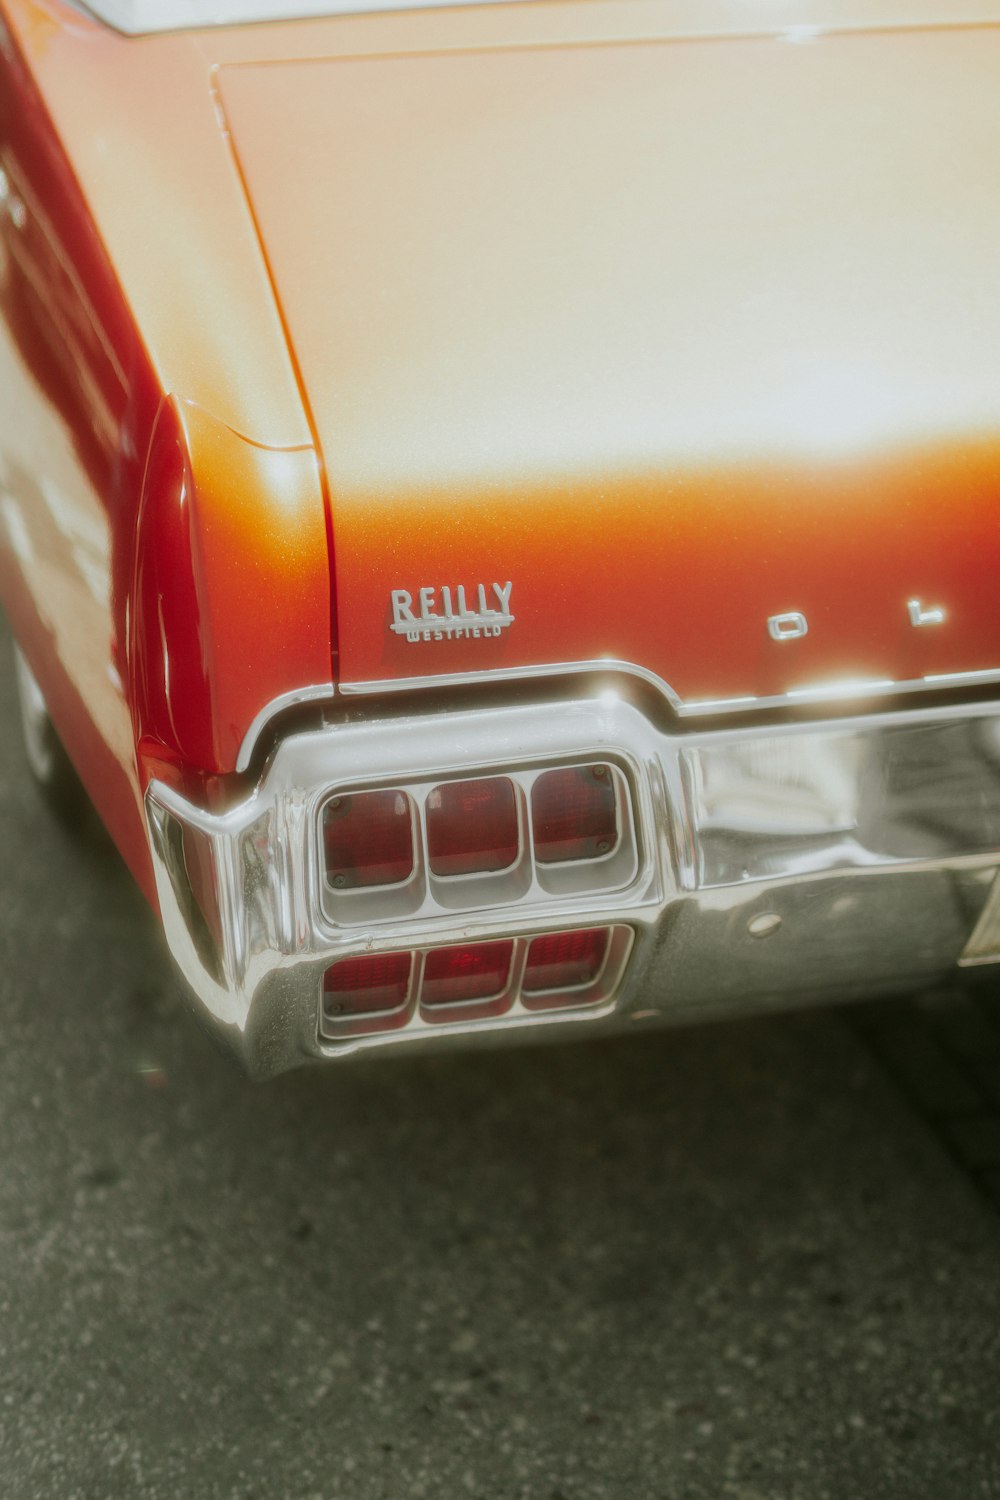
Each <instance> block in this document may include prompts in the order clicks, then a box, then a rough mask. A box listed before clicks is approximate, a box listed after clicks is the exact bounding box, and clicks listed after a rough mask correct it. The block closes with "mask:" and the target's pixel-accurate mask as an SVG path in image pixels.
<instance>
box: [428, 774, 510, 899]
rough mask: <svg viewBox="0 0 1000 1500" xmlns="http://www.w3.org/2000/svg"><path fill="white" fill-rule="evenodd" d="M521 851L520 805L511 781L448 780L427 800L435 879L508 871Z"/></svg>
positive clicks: (429, 839)
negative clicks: (519, 832)
mask: <svg viewBox="0 0 1000 1500" xmlns="http://www.w3.org/2000/svg"><path fill="white" fill-rule="evenodd" d="M518 852H519V841H518V828H517V802H516V800H515V793H514V785H513V783H512V782H511V781H509V780H508V779H507V777H506V776H490V777H484V778H482V779H480V780H477V781H447V782H444V783H442V785H441V786H437V787H435V788H434V790H433V791H432V792H431V794H430V796H429V797H428V798H427V853H428V857H429V860H430V867H431V870H432V872H433V874H435V875H476V874H480V873H483V872H486V871H490V870H506V869H508V868H509V867H510V866H511V865H512V864H513V863H514V861H515V860H516V859H517V856H518Z"/></svg>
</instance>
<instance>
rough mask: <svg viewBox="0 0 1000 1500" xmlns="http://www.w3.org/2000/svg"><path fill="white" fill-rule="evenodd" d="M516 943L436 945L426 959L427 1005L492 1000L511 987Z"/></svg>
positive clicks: (424, 999)
mask: <svg viewBox="0 0 1000 1500" xmlns="http://www.w3.org/2000/svg"><path fill="white" fill-rule="evenodd" d="M513 957H514V944H513V942H511V941H510V939H507V940H505V941H503V942H499V943H465V944H463V945H462V947H460V948H434V949H432V950H431V952H430V953H428V955H427V957H426V958H425V960H424V983H423V989H422V991H421V997H420V998H421V1001H422V1003H423V1004H424V1005H428V1006H434V1005H459V1004H461V1003H462V1002H463V1001H470V1000H490V999H493V998H494V997H495V996H497V995H500V994H502V993H503V991H504V990H505V989H506V988H507V981H508V979H509V978H510V966H511V961H512V959H513Z"/></svg>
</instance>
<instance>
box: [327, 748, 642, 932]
mask: <svg viewBox="0 0 1000 1500" xmlns="http://www.w3.org/2000/svg"><path fill="white" fill-rule="evenodd" d="M624 787H625V783H624V779H623V778H622V776H621V773H620V772H618V771H616V770H615V769H614V768H613V767H612V766H610V765H607V764H604V763H599V764H595V765H580V766H561V767H559V768H557V769H555V770H548V771H542V772H539V773H535V774H525V775H522V776H519V777H517V778H514V777H512V776H481V777H476V778H474V779H470V780H465V781H444V782H440V783H438V784H435V785H430V786H426V787H407V788H389V789H379V790H377V791H358V792H350V793H345V794H341V795H337V796H333V797H331V798H330V799H329V800H328V801H327V802H326V804H325V805H324V808H323V844H324V854H325V864H326V880H327V884H328V886H329V887H330V888H331V889H332V890H333V891H342V892H353V891H364V890H368V891H377V890H379V889H380V888H383V887H386V886H401V885H404V884H405V883H406V882H409V881H411V879H412V878H414V877H415V876H417V875H418V874H420V873H421V871H422V870H425V872H426V875H427V877H428V878H429V879H430V881H431V882H437V881H445V882H448V881H457V880H459V879H462V878H468V877H480V876H490V875H494V876H500V875H502V874H503V873H504V872H507V871H514V870H515V869H516V870H519V871H522V872H523V874H524V878H525V881H526V882H527V881H530V874H531V868H532V867H534V868H535V869H536V870H539V871H541V872H542V874H541V877H540V878H541V879H542V880H543V881H544V880H545V878H546V876H545V874H544V872H545V871H554V870H556V869H557V868H558V867H559V866H563V865H566V866H568V865H577V864H581V863H583V862H587V861H596V860H602V859H605V858H606V857H608V856H611V855H613V854H614V852H615V850H617V849H618V847H619V845H620V844H621V841H622V833H623V825H624V823H625V822H626V821H627V807H626V793H625V791H624ZM549 878H551V877H549ZM508 894H510V893H508ZM513 894H514V895H517V894H520V893H519V892H515V893H513ZM447 899H448V900H449V901H450V900H452V899H453V898H450V897H449V898H447ZM472 904H475V903H474V900H473V902H472Z"/></svg>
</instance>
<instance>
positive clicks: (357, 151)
mask: <svg viewBox="0 0 1000 1500" xmlns="http://www.w3.org/2000/svg"><path fill="white" fill-rule="evenodd" d="M998 81H1000V0H497V3H493V4H484V5H476V4H473V5H447V4H446V5H437V6H435V7H433V8H429V7H427V6H423V5H421V4H419V3H416V4H414V3H412V0H407V3H393V0H384V4H382V3H381V0H380V4H379V5H376V4H374V3H372V0H353V3H348V0H342V3H340V4H336V3H334V4H331V3H329V0H284V3H282V0H90V3H89V4H87V5H84V4H82V3H73V0H0V594H2V598H3V601H4V606H5V609H6V611H7V613H8V616H9V619H10V621H11V624H12V627H13V630H14V633H15V635H16V637H17V640H18V679H19V682H20V685H21V701H22V707H23V713H24V722H25V730H26V739H27V743H28V748H29V755H30V759H31V764H32V767H33V769H34V771H35V773H36V775H37V777H38V778H39V779H40V781H41V782H42V783H43V785H44V786H46V787H47V789H48V791H49V793H50V795H51V796H52V797H53V799H54V800H56V801H59V802H60V803H61V806H62V810H63V812H64V814H66V813H67V812H68V810H70V809H71V807H72V786H73V780H72V778H73V775H74V768H75V774H77V775H78V776H79V778H80V781H81V782H82V784H83V786H84V787H85V788H86V790H87V793H88V794H89V796H90V798H91V799H92V800H93V802H94V804H95V805H96V807H97V809H98V811H99V813H100V815H101V817H102V818H103V820H104V822H105V823H106V825H107V827H108V829H109V830H110V832H111V834H112V836H113V838H114V840H115V842H116V844H117V846H118V848H119V849H120V851H121V853H122V855H123V856H124V858H125V860H126V861H127V862H128V865H129V867H130V868H131V870H132V872H133V874H134V876H135V879H136V880H137V881H138V883H139V885H140V886H141V888H142V889H143V891H144V892H145V893H146V895H147V896H148V898H149V900H150V902H152V903H153V904H154V906H155V907H156V908H157V910H158V911H159V913H160V914H161V916H162V920H163V926H164V929H165V933H166V937H167V940H168V943H169V946H170V949H171V951H172V953H173V956H174V958H175V960H176V963H177V965H178V966H179V968H180V970H181V972H182V974H183V976H184V978H185V979H186V981H187V984H188V986H189V987H190V991H191V994H192V996H193V997H194V999H195V1001H196V1004H197V1006H198V1008H199V1010H200V1011H201V1013H202V1014H203V1015H204V1016H205V1017H206V1018H207V1019H208V1021H209V1022H210V1024H211V1025H212V1027H213V1028H214V1029H215V1030H216V1031H217V1032H218V1034H219V1035H220V1036H222V1037H223V1038H225V1039H226V1040H227V1041H228V1042H229V1043H231V1045H232V1046H233V1048H234V1049H235V1051H236V1052H237V1053H238V1054H239V1056H240V1057H241V1058H242V1060H243V1062H244V1064H245V1065H246V1067H247V1068H248V1069H249V1070H250V1071H251V1073H253V1074H255V1075H257V1076H267V1075H269V1074H273V1073H276V1072H279V1071H281V1070H283V1069H286V1068H289V1067H292V1066H295V1065H297V1064H299V1063H302V1062H305V1061H307V1060H309V1059H314V1060H333V1059H337V1058H343V1057H348V1056H351V1055H355V1054H357V1053H359V1052H363V1051H367V1050H369V1049H372V1048H385V1047H392V1048H399V1047H412V1046H418V1047H419V1046H426V1045H428V1044H442V1043H446V1042H453V1043H458V1044H461V1045H469V1044H472V1042H473V1041H474V1039H477V1038H478V1039H479V1040H480V1041H482V1042H487V1041H489V1042H494V1041H498V1040H503V1039H507V1040H512V1041H518V1042H520V1041H524V1040H527V1039H537V1038H543V1037H569V1036H573V1035H580V1036H595V1035H597V1034H599V1033H600V1032H601V1031H602V1030H603V1031H609V1030H612V1029H613V1028H616V1027H633V1028H634V1027H636V1026H638V1027H642V1026H648V1025H655V1024H656V1023H658V1022H665V1021H670V1020H674V1019H680V1018H684V1017H692V1016H707V1015H710V1014H715V1013H718V1014H722V1013H726V1012H733V1011H741V1010H746V1009H751V1008H755V1007H756V1008H764V1007H771V1006H781V1005H791V1004H798V1003H805V1002H814V1001H822V1002H826V1001H828V1000H832V999H836V998H851V997H856V996H859V995H864V994H874V993H879V992H891V991H893V990H904V989H908V988H911V987H914V986H917V985H928V984H932V985H933V984H937V983H940V982H942V981H943V980H948V979H950V978H952V977H954V976H955V975H957V974H959V972H960V971H962V970H963V969H964V968H966V967H971V966H976V965H980V964H987V965H988V964H990V963H995V962H996V961H997V960H998V957H1000V897H998V895H997V890H998V889H1000V887H997V882H996V875H997V870H998V867H1000V588H998V586H997V579H998V576H1000V362H998V357H997V350H998V349H1000V278H998V259H997V246H998V244H1000V199H998V198H997V195H996V194H995V192H994V191H993V189H992V188H991V186H990V184H991V182H993V178H994V172H995V162H996V154H997V151H998V149H1000V88H998Z"/></svg>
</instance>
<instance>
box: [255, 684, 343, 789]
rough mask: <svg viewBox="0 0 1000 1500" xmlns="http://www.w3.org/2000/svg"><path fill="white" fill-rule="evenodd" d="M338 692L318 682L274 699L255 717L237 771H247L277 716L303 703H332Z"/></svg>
mask: <svg viewBox="0 0 1000 1500" xmlns="http://www.w3.org/2000/svg"><path fill="white" fill-rule="evenodd" d="M336 691H337V690H336V688H335V687H334V685H333V683H332V682H317V683H314V684H313V686H312V687H303V688H293V689H292V691H291V692H290V693H281V694H279V696H278V697H277V698H272V699H271V702H270V703H266V704H265V705H264V707H263V708H262V709H261V711H260V713H259V714H257V715H256V716H255V717H254V719H253V720H252V722H251V724H250V727H249V729H248V730H247V732H246V734H245V735H244V736H243V739H242V740H241V741H240V751H239V754H238V755H237V757H236V769H237V771H245V770H246V769H247V767H248V766H249V765H250V762H251V760H252V759H253V752H254V750H255V749H256V748H257V741H258V739H259V738H260V736H261V733H262V732H263V729H264V726H265V725H266V724H267V723H268V722H269V721H270V720H271V719H273V718H274V717H275V715H276V714H280V713H283V712H284V710H285V709H286V708H297V707H298V706H299V705H300V704H302V703H321V702H323V700H324V699H325V700H326V701H327V702H330V701H332V699H333V698H334V696H335V694H336Z"/></svg>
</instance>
